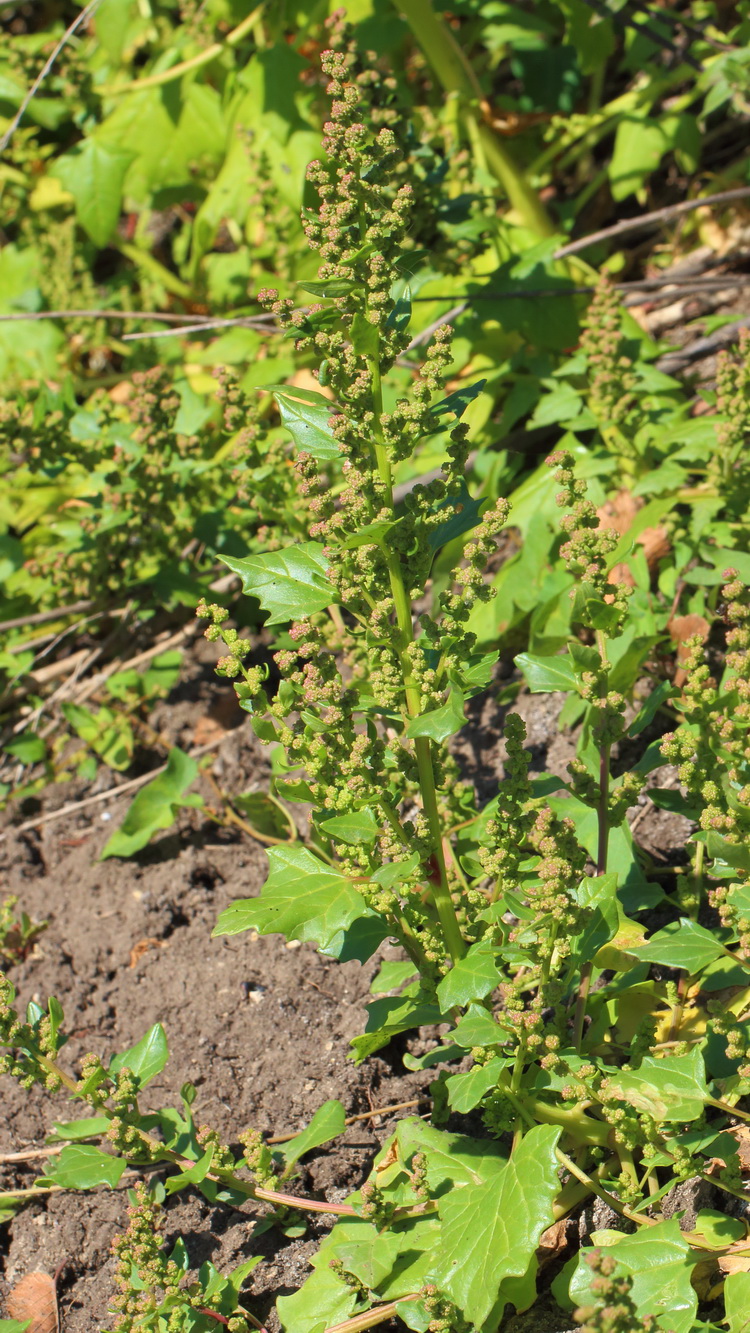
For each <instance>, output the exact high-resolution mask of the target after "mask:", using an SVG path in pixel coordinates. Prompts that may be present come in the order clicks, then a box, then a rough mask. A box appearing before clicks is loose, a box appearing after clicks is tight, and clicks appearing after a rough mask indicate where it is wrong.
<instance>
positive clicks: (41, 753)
mask: <svg viewBox="0 0 750 1333" xmlns="http://www.w3.org/2000/svg"><path fill="white" fill-rule="evenodd" d="M3 749H4V751H5V753H6V754H10V755H12V756H13V758H14V759H17V760H18V762H19V763H21V764H39V763H41V761H42V760H43V759H44V757H45V755H46V753H47V744H46V742H45V741H44V740H42V737H41V736H36V735H34V732H33V731H29V732H26V733H25V734H24V735H21V736H18V737H17V739H16V740H14V741H8V742H7V744H5V745H4V746H3Z"/></svg>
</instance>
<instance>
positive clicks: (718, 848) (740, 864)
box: [706, 829, 750, 875]
mask: <svg viewBox="0 0 750 1333" xmlns="http://www.w3.org/2000/svg"><path fill="white" fill-rule="evenodd" d="M706 850H707V851H708V854H709V856H710V857H711V860H712V861H713V862H714V865H713V870H714V872H715V873H716V874H722V875H723V874H725V873H726V871H727V868H730V869H731V870H750V847H748V846H747V844H746V843H744V842H730V841H729V839H728V838H724V837H723V836H722V835H721V833H715V832H714V830H713V829H711V831H710V832H709V833H708V835H707V837H706Z"/></svg>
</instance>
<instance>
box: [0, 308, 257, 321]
mask: <svg viewBox="0 0 750 1333" xmlns="http://www.w3.org/2000/svg"><path fill="white" fill-rule="evenodd" d="M210 318H211V316H210V315H191V319H193V320H195V321H196V322H197V321H199V320H210ZM249 318H252V316H250V317H249ZM30 319H31V320H38V319H153V320H156V321H157V323H159V324H182V323H183V322H184V320H185V316H184V315H177V314H170V313H169V312H168V311H159V310H22V311H13V313H12V314H10V315H0V324H5V323H9V322H10V321H16V320H30Z"/></svg>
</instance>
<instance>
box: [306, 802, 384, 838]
mask: <svg viewBox="0 0 750 1333" xmlns="http://www.w3.org/2000/svg"><path fill="white" fill-rule="evenodd" d="M320 827H321V829H323V830H324V831H325V832H326V833H327V834H328V836H329V838H333V839H334V840H335V841H336V842H346V843H349V844H350V845H351V846H356V845H357V844H359V843H364V844H367V843H370V842H374V841H375V839H376V838H377V836H378V833H379V831H380V825H379V824H378V821H377V819H376V818H375V816H374V814H373V813H372V810H369V809H368V808H367V807H365V808H363V809H362V810H354V811H352V813H351V814H350V815H334V816H333V818H332V819H326V820H324V822H323V823H322V824H321V825H320Z"/></svg>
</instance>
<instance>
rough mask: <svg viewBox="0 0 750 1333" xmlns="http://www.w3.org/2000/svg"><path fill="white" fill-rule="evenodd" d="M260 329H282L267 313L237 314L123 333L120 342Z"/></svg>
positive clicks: (273, 331)
mask: <svg viewBox="0 0 750 1333" xmlns="http://www.w3.org/2000/svg"><path fill="white" fill-rule="evenodd" d="M234 328H246V329H260V330H264V331H267V332H269V333H281V332H282V329H281V326H280V325H279V324H277V323H276V321H275V320H273V319H269V318H268V316H267V315H265V316H264V315H237V316H236V317H234V318H231V319H230V318H227V319H207V320H205V322H203V323H200V324H195V323H192V324H181V325H179V327H178V328H174V329H158V330H157V331H156V332H152V333H124V334H123V335H122V338H121V340H120V341H121V342H124V343H132V342H145V341H146V340H151V341H153V340H154V339H155V338H172V337H174V335H175V334H178V333H203V332H205V331H206V330H208V329H234Z"/></svg>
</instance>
